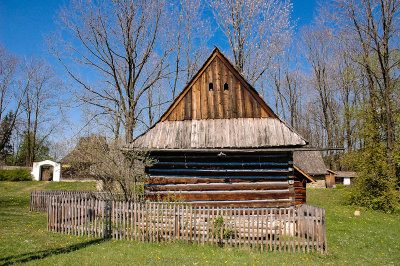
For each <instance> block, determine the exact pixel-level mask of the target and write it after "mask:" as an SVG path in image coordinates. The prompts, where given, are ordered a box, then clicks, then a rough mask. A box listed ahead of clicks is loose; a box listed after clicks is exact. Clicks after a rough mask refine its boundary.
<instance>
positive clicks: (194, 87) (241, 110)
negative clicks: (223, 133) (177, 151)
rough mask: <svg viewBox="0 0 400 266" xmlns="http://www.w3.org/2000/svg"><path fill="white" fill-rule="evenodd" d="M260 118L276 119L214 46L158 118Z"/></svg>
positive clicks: (173, 119) (174, 119)
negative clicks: (196, 71)
mask: <svg viewBox="0 0 400 266" xmlns="http://www.w3.org/2000/svg"><path fill="white" fill-rule="evenodd" d="M210 84H212V89H210ZM263 117H272V118H277V116H276V114H275V113H274V112H273V111H272V110H271V108H270V107H269V106H268V105H267V104H266V103H265V102H264V100H263V99H262V98H261V97H260V95H259V94H258V93H257V91H256V90H255V89H254V88H253V87H252V86H251V85H250V84H249V83H248V82H247V81H246V80H245V79H244V78H243V76H242V75H241V74H240V73H239V72H238V71H237V70H236V69H235V67H234V66H233V65H232V64H231V63H230V62H229V60H228V59H227V58H226V57H225V56H224V55H223V54H222V52H221V51H220V50H219V49H218V48H215V49H214V50H213V52H212V53H211V55H210V57H209V58H208V59H207V60H206V62H205V63H204V65H203V66H202V67H201V69H200V70H199V71H198V73H197V74H196V75H195V76H194V77H193V78H192V80H191V81H190V82H189V83H188V84H187V85H186V87H185V88H184V89H183V91H182V92H181V93H180V95H179V96H178V97H177V98H176V100H175V101H174V102H173V103H172V105H171V106H170V107H169V108H168V110H167V111H166V112H165V113H164V115H163V116H162V117H161V121H165V120H170V121H171V120H172V121H177V120H192V119H194V120H197V119H230V118H263Z"/></svg>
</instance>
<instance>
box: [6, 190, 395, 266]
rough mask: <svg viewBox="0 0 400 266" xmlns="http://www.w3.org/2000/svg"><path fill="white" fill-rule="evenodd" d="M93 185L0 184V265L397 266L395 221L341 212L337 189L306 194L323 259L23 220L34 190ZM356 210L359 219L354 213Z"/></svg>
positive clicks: (39, 216)
mask: <svg viewBox="0 0 400 266" xmlns="http://www.w3.org/2000/svg"><path fill="white" fill-rule="evenodd" d="M94 187H95V184H94V183H55V182H54V183H52V182H47V183H46V182H0V265H1V264H5V265H7V264H12V263H17V264H20V263H27V264H35V265H36V264H40V265H47V264H62V265H79V264H97V265H99V264H100V265H104V264H121V265H126V264H132V265H136V264H139V265H140V264H177V265H184V264H185V265H193V264H199V265H205V264H225V263H227V264H239V265H253V264H256V265H257V264H281V265H283V264H303V265H306V264H322V263H323V264H359V265H364V264H373V265H381V264H395V265H400V214H398V213H397V214H385V213H381V212H377V211H368V210H364V209H360V208H356V207H354V206H347V205H346V204H345V200H344V199H345V197H346V195H347V193H348V190H347V189H346V188H341V189H330V190H327V189H312V190H308V191H307V192H308V202H309V203H310V204H313V205H317V206H321V207H324V208H325V209H326V215H327V217H326V222H327V234H328V255H327V256H321V255H318V254H315V253H313V254H303V253H287V252H282V253H279V252H277V253H273V252H263V253H261V252H252V251H248V250H244V249H237V248H233V249H232V248H217V247H211V246H209V245H205V246H198V245H195V244H193V245H188V244H184V243H168V244H160V245H159V244H154V243H138V242H134V241H115V240H105V241H103V240H101V239H89V238H85V237H78V236H70V235H62V234H58V233H50V232H47V230H46V215H45V214H44V213H35V212H29V208H28V207H29V192H30V191H31V190H32V189H85V190H87V189H94ZM356 209H358V210H361V217H354V215H353V213H354V211H355V210H356Z"/></svg>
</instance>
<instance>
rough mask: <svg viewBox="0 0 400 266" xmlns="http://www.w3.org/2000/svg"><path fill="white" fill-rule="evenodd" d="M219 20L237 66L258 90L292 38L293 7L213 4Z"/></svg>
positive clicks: (222, 0)
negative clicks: (291, 19) (263, 78)
mask: <svg viewBox="0 0 400 266" xmlns="http://www.w3.org/2000/svg"><path fill="white" fill-rule="evenodd" d="M210 5H211V10H212V12H213V13H214V17H215V20H216V21H217V23H218V25H219V26H220V28H221V29H222V31H223V32H224V34H225V36H226V37H227V39H228V41H229V45H230V48H231V50H232V53H233V57H234V63H235V65H236V67H237V68H238V70H239V71H240V72H242V73H243V74H244V76H245V78H246V79H247V80H248V81H249V82H250V83H251V84H252V85H253V86H254V85H255V84H256V83H257V81H259V80H260V79H262V77H263V76H264V75H265V74H266V73H265V72H266V71H267V70H268V68H271V67H272V66H273V65H272V63H273V61H274V59H275V58H276V56H277V55H278V54H279V53H281V52H282V51H284V49H285V46H286V45H287V43H288V42H289V40H290V39H291V36H292V30H293V25H292V23H291V21H290V13H291V10H292V4H291V3H290V1H280V0H230V1H226V0H212V1H211V2H210Z"/></svg>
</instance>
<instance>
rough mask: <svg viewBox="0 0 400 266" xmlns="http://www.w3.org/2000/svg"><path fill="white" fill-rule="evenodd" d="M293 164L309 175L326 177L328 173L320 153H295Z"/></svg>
mask: <svg viewBox="0 0 400 266" xmlns="http://www.w3.org/2000/svg"><path fill="white" fill-rule="evenodd" d="M293 163H294V164H295V165H296V166H297V167H298V168H300V169H301V170H303V171H304V172H306V173H307V174H309V175H326V174H327V173H328V171H327V169H326V166H325V163H324V160H323V158H322V154H321V152H320V151H295V152H293Z"/></svg>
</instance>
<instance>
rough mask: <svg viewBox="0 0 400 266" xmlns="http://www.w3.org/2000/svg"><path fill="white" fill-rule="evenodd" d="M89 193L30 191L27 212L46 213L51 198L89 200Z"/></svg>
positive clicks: (82, 191) (77, 191)
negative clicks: (80, 198)
mask: <svg viewBox="0 0 400 266" xmlns="http://www.w3.org/2000/svg"><path fill="white" fill-rule="evenodd" d="M91 193H92V192H90V191H84V190H34V191H31V199H30V201H29V210H30V211H36V212H46V211H47V207H48V206H49V199H50V198H51V197H82V198H89V197H90V196H91Z"/></svg>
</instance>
